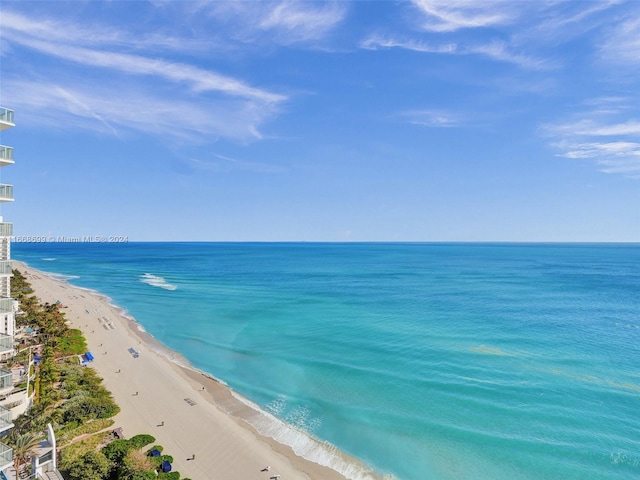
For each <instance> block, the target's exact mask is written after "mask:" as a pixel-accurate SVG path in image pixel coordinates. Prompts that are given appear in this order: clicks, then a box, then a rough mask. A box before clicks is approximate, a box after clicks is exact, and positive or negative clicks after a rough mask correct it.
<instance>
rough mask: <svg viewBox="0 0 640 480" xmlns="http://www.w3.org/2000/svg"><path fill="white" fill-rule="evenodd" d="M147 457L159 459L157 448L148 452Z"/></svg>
mask: <svg viewBox="0 0 640 480" xmlns="http://www.w3.org/2000/svg"><path fill="white" fill-rule="evenodd" d="M149 455H151V456H152V457H159V456H160V450H158V449H157V448H154V449H153V450H151V451H150V452H149Z"/></svg>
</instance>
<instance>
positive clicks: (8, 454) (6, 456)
mask: <svg viewBox="0 0 640 480" xmlns="http://www.w3.org/2000/svg"><path fill="white" fill-rule="evenodd" d="M12 463H13V449H12V448H11V447H10V446H8V445H5V444H4V443H0V469H2V468H5V467H6V466H7V465H10V464H12Z"/></svg>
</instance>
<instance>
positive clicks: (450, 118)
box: [402, 110, 461, 128]
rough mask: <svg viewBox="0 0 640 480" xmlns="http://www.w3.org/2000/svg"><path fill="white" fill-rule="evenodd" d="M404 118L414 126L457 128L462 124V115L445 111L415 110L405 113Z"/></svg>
mask: <svg viewBox="0 0 640 480" xmlns="http://www.w3.org/2000/svg"><path fill="white" fill-rule="evenodd" d="M402 117H404V118H406V119H407V121H408V122H409V123H411V124H413V125H421V126H425V127H434V128H448V127H457V126H459V125H460V123H461V118H460V115H458V114H456V113H452V112H448V111H445V110H414V111H410V112H405V113H403V114H402Z"/></svg>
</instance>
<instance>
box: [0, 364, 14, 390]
mask: <svg viewBox="0 0 640 480" xmlns="http://www.w3.org/2000/svg"><path fill="white" fill-rule="evenodd" d="M5 388H13V374H12V373H11V371H9V370H5V369H4V368H0V390H4V389H5Z"/></svg>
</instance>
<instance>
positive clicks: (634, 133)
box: [542, 98, 640, 179]
mask: <svg viewBox="0 0 640 480" xmlns="http://www.w3.org/2000/svg"><path fill="white" fill-rule="evenodd" d="M590 103H592V104H593V105H596V109H595V110H593V111H591V112H586V113H584V114H582V115H580V116H579V117H578V118H576V119H574V120H572V121H568V122H564V123H560V124H550V125H545V126H543V127H542V132H543V134H545V135H547V136H551V137H555V138H556V139H557V140H556V141H555V142H554V143H553V144H552V146H553V147H555V148H556V149H557V150H559V153H558V156H560V157H565V158H573V159H582V160H591V161H593V162H595V164H596V165H598V166H599V169H600V171H602V172H605V173H616V174H622V175H625V176H627V177H630V178H634V179H640V143H638V142H637V141H635V140H636V139H637V138H638V137H640V121H638V120H636V119H633V118H627V119H624V120H622V121H620V118H619V117H620V116H621V115H625V116H627V115H629V112H628V111H627V109H626V108H625V107H623V106H622V104H623V103H628V100H627V102H623V99H620V98H604V99H594V100H593V101H592V102H590ZM616 104H620V105H621V107H620V108H618V109H616V108H615V107H614V105H616ZM605 106H606V108H605Z"/></svg>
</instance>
